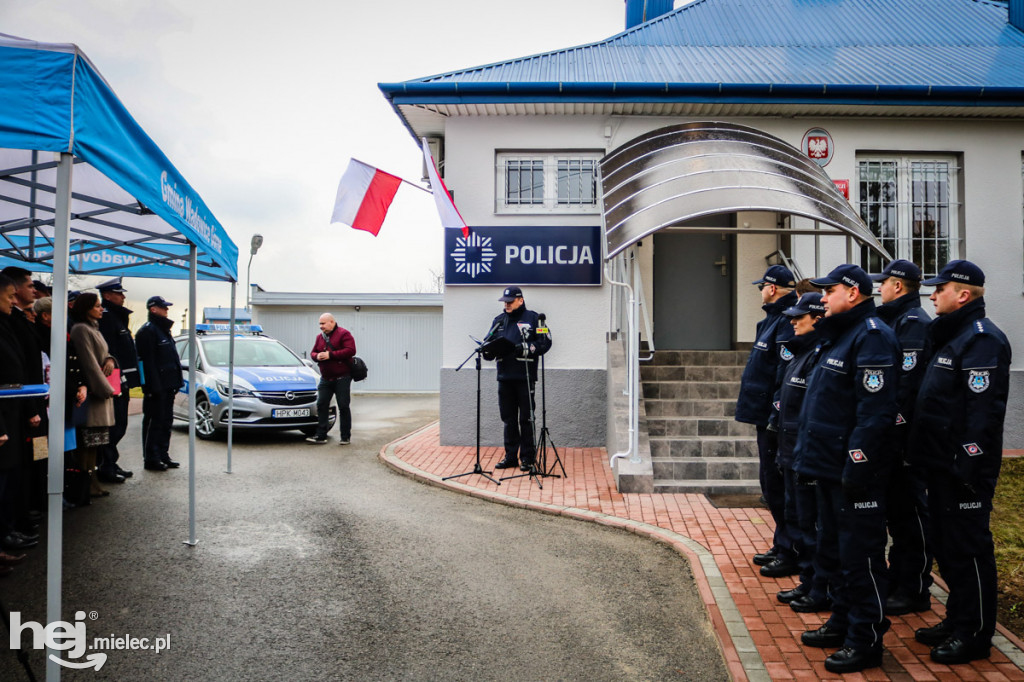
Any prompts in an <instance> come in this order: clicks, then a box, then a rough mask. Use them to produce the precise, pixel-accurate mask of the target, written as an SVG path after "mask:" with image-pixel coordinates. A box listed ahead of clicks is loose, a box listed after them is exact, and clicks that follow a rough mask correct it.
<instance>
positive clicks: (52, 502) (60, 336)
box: [46, 152, 74, 682]
mask: <svg viewBox="0 0 1024 682" xmlns="http://www.w3.org/2000/svg"><path fill="white" fill-rule="evenodd" d="M73 159H74V157H73V156H72V155H71V154H69V153H66V152H63V153H61V155H60V164H59V165H58V166H57V191H56V194H55V203H54V214H53V217H54V224H53V232H54V234H53V311H52V312H51V315H52V318H51V321H52V326H51V327H50V426H49V430H48V431H47V441H48V446H49V447H48V449H49V462H47V477H46V501H47V514H46V522H47V523H46V525H47V533H46V622H47V623H56V622H58V621H61V620H63V618H61V580H62V575H61V573H62V564H63V547H64V396H65V394H66V392H67V386H65V383H64V379H65V376H66V375H67V364H68V359H67V358H68V353H67V342H68V337H67V329H68V224H69V223H70V222H71V169H72V168H73V166H74V163H73ZM46 653H47V656H46V679H47V682H55V681H57V680H60V671H61V667H60V665H58V664H57V663H55V662H54V661H53V660H52V659H51V658H50V654H55V655H56V656H58V657H59V656H61V654H62V653H63V652H61V651H56V650H51V649H47V652H46Z"/></svg>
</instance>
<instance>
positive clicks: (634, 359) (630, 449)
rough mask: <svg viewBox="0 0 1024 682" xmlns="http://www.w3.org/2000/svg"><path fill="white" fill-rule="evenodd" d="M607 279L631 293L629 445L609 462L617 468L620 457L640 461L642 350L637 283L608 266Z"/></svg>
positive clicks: (628, 366)
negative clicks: (615, 274)
mask: <svg viewBox="0 0 1024 682" xmlns="http://www.w3.org/2000/svg"><path fill="white" fill-rule="evenodd" d="M633 268H634V280H635V279H636V274H635V269H636V263H635V262H634V263H633ZM605 279H606V281H607V282H608V283H609V284H612V285H614V286H619V287H623V288H624V289H626V291H627V292H629V310H628V312H627V316H626V318H627V324H626V329H627V331H626V333H627V335H628V342H627V344H626V393H627V395H629V411H628V415H629V417H628V422H629V432H628V433H629V445H628V446H627V448H626V450H625V451H624V452H616V453H615V454H614V455H612V456H611V459H609V460H608V465H609V466H610V467H611V468H613V469H614V468H615V460H616V459H619V458H620V457H629V461H630V462H634V463H636V462H639V461H640V448H639V435H640V434H639V422H640V420H639V414H638V412H639V405H637V402H638V398H637V381H636V377H637V374H639V371H640V367H639V361H638V358H639V355H640V349H639V347H636V345H637V344H638V335H637V329H636V318H637V312H638V311H637V299H636V294H635V282H634V285H633V286H631V285H630V284H629V283H627V282H619V281H617V280H615V279H614V278H613V277H612V273H611V272H609V271H608V269H607V265H606V266H605Z"/></svg>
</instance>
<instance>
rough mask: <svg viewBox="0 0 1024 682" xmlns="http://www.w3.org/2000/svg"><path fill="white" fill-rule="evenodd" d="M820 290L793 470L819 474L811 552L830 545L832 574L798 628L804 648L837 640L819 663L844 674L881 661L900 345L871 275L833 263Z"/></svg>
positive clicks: (885, 622)
mask: <svg viewBox="0 0 1024 682" xmlns="http://www.w3.org/2000/svg"><path fill="white" fill-rule="evenodd" d="M812 283H813V284H814V285H815V286H820V287H823V288H824V289H825V293H824V295H823V296H822V302H823V303H824V305H825V317H824V319H822V320H821V321H820V322H819V323H818V325H817V328H818V332H819V333H820V334H821V340H820V343H819V346H818V349H817V351H816V352H817V359H816V361H815V367H814V369H813V370H812V371H811V374H810V376H809V377H808V380H807V394H806V396H805V397H804V404H803V408H802V410H801V412H800V422H799V433H798V435H797V444H796V451H795V461H796V464H795V469H796V472H797V473H798V474H800V475H801V476H802V477H807V478H813V479H815V480H816V481H817V495H818V497H817V499H818V522H819V535H818V541H819V542H818V550H819V553H822V554H826V555H827V554H828V553H832V552H837V553H838V557H839V574H838V575H827V576H826V578H827V579H828V581H829V586H830V591H831V595H832V600H833V610H832V615H831V617H830V618H829V619H828V621H826V623H825V624H824V625H823V626H822V627H820V628H818V629H817V630H809V631H807V632H804V633H803V634H802V635H801V637H800V639H801V641H802V642H803V643H804V644H805V645H807V646H815V647H841V648H840V649H839V650H838V651H836V652H835V653H833V654H832V655H830V656H829V657H828V658H826V659H825V669H826V670H828V671H829V672H834V673H848V672H856V671H859V670H864V669H865V668H873V667H878V666H880V665H881V664H882V636H883V635H884V634H885V632H886V631H887V630H888V629H889V620H888V619H887V618H886V617H885V614H884V604H885V598H886V594H887V592H886V590H887V584H888V583H887V570H886V565H885V545H886V540H887V536H886V531H885V491H886V487H887V483H888V469H889V465H890V460H891V457H892V452H891V450H892V446H891V443H890V442H889V441H890V440H891V438H892V430H893V429H894V428H895V423H896V415H897V413H898V411H899V410H898V405H897V402H896V388H897V380H898V376H897V374H898V372H899V362H900V357H901V354H900V346H899V341H898V340H897V339H896V334H895V333H894V332H893V331H892V329H890V328H889V326H888V325H886V324H885V323H884V322H882V320H880V319H879V318H878V317H877V315H876V313H875V302H874V299H872V298H871V290H872V283H871V278H870V277H868V274H867V273H866V272H864V270H862V269H861V268H860V267H858V266H856V265H849V264H847V265H840V266H839V267H837V268H835V269H834V270H833V271H832V272H830V273H829V274H828V275H827V276H826V277H822V278H820V279H815V280H812Z"/></svg>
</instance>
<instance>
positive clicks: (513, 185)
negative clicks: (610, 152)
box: [495, 152, 601, 213]
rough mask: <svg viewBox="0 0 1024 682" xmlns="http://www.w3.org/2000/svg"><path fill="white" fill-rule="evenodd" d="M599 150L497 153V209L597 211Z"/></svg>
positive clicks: (516, 210)
mask: <svg viewBox="0 0 1024 682" xmlns="http://www.w3.org/2000/svg"><path fill="white" fill-rule="evenodd" d="M600 157H601V153H600V152H571V153H545V154H540V153H538V154H525V153H523V154H516V153H511V152H501V153H498V154H497V159H496V171H497V172H496V173H495V177H496V178H497V183H496V184H497V187H496V191H495V197H496V202H495V203H496V206H495V210H496V212H498V213H597V212H598V210H599V207H598V198H597V195H598V179H597V176H598V160H599V159H600Z"/></svg>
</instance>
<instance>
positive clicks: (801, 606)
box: [789, 594, 832, 613]
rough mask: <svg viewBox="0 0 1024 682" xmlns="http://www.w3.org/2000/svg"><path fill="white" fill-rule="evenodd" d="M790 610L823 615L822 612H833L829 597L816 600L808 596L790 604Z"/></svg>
mask: <svg viewBox="0 0 1024 682" xmlns="http://www.w3.org/2000/svg"><path fill="white" fill-rule="evenodd" d="M789 608H791V609H793V610H794V611H796V612H797V613H821V612H822V611H831V610H832V600H831V599H829V598H828V597H825V598H824V599H814V598H812V597H811V595H809V594H808V595H805V596H803V597H800V598H799V599H794V600H793V601H791V602H789Z"/></svg>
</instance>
